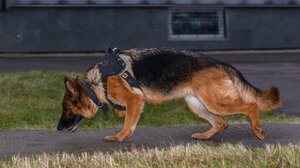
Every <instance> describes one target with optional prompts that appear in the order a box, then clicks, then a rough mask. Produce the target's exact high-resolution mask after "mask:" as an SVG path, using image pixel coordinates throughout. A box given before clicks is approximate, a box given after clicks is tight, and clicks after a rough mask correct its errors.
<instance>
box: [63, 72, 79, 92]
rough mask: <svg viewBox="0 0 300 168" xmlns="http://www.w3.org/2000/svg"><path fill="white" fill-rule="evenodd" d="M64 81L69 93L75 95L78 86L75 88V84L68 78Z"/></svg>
mask: <svg viewBox="0 0 300 168" xmlns="http://www.w3.org/2000/svg"><path fill="white" fill-rule="evenodd" d="M64 81H65V86H66V89H67V92H69V93H71V94H72V95H75V92H76V88H75V87H76V86H75V84H74V82H73V81H72V80H71V79H70V78H69V77H68V76H65V77H64Z"/></svg>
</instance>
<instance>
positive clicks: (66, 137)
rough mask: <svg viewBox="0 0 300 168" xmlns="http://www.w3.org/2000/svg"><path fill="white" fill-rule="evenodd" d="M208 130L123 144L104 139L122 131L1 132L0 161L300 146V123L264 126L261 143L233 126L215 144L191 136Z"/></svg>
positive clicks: (189, 129) (139, 133) (143, 131)
mask: <svg viewBox="0 0 300 168" xmlns="http://www.w3.org/2000/svg"><path fill="white" fill-rule="evenodd" d="M209 128H210V127H209V126H208V125H207V126H183V127H144V128H139V127H138V128H137V129H136V131H135V133H134V134H133V135H132V136H131V137H129V138H127V139H125V140H124V141H123V142H105V141H104V140H103V137H105V136H107V135H113V134H115V133H117V132H118V131H120V129H121V128H107V129H88V130H78V131H76V132H74V133H61V132H57V131H44V130H37V131H30V130H19V131H0V149H1V150H0V158H7V157H10V156H12V155H16V154H20V155H21V156H23V155H31V154H40V153H43V152H46V153H57V152H67V153H75V154H76V153H81V152H89V153H93V152H95V151H102V152H111V151H115V150H130V149H131V148H132V147H140V146H144V147H149V148H152V147H155V146H158V147H166V146H170V145H174V144H175V145H176V144H187V143H196V142H200V143H209V144H210V145H218V144H219V143H222V142H228V143H232V144H235V143H243V144H245V145H248V146H262V145H264V144H278V143H279V144H282V145H285V144H289V143H292V144H299V143H300V122H286V123H263V124H262V128H263V130H264V132H265V135H266V138H265V140H263V141H261V140H259V139H258V138H256V136H255V135H254V134H253V133H252V131H251V127H250V124H231V125H229V127H228V128H227V130H225V131H224V132H222V133H221V134H218V135H216V136H214V137H213V138H212V139H211V140H202V141H201V140H193V139H192V138H191V135H192V134H194V133H197V132H204V131H206V130H207V129H209Z"/></svg>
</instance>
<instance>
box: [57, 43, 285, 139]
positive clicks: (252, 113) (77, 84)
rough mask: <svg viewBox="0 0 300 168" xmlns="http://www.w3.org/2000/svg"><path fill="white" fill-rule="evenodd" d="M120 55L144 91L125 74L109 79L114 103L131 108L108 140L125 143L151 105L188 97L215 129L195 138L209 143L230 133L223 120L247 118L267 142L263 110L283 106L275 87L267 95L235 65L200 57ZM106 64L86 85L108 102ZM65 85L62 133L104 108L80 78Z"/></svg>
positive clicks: (149, 52)
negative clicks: (103, 78) (261, 117)
mask: <svg viewBox="0 0 300 168" xmlns="http://www.w3.org/2000/svg"><path fill="white" fill-rule="evenodd" d="M119 56H120V57H121V58H123V60H124V61H125V62H126V70H127V71H128V72H130V74H131V75H132V76H134V78H135V79H136V80H137V81H138V82H139V84H140V89H138V88H134V87H130V85H129V84H128V83H127V82H126V81H125V80H124V79H123V78H122V77H121V76H120V75H115V76H111V77H109V78H108V80H107V92H108V97H109V99H110V100H111V101H112V102H113V103H115V104H120V105H123V106H126V110H125V111H121V110H118V109H114V112H115V113H116V115H117V116H119V117H125V122H124V126H123V129H122V130H121V131H120V132H119V133H118V134H116V135H112V136H107V137H105V138H104V139H105V140H106V141H122V140H123V139H124V138H126V137H128V136H130V135H132V134H133V132H134V130H135V128H136V125H137V122H138V120H139V117H140V115H141V113H142V110H143V107H144V103H145V101H147V102H149V103H152V104H160V103H162V102H164V101H167V100H172V99H178V98H184V100H185V102H186V103H187V105H188V107H189V108H190V110H191V111H192V112H193V113H195V114H196V115H197V116H198V117H201V118H203V119H205V120H207V121H208V122H210V124H211V125H212V128H211V129H209V130H208V131H206V132H204V133H195V134H193V135H192V138H194V139H209V138H211V137H212V136H214V135H216V134H219V133H221V132H222V131H224V130H225V129H226V128H227V122H226V121H225V120H224V119H223V118H222V117H221V116H224V115H232V114H237V113H242V114H245V115H247V116H248V117H249V118H250V120H251V124H252V131H253V133H254V134H255V135H256V136H257V137H258V138H259V139H261V140H263V139H264V133H263V131H262V129H261V127H260V122H259V117H258V110H273V109H276V108H277V107H279V106H280V105H281V97H280V94H279V91H278V89H277V88H276V87H275V86H271V87H270V88H269V89H267V90H266V91H261V90H259V89H258V88H256V87H254V86H253V85H251V84H250V83H249V82H247V81H246V79H245V78H244V77H243V76H242V74H241V73H240V72H239V71H238V70H237V69H236V68H234V67H233V66H231V65H229V64H226V63H223V62H221V61H218V60H215V59H213V58H209V57H206V56H203V55H202V54H200V53H196V52H190V51H184V50H183V51H179V50H175V49H157V48H151V49H130V50H123V51H121V52H119ZM101 63H102V62H98V63H96V64H95V65H94V66H93V67H91V68H90V69H89V70H88V71H87V72H86V74H85V79H84V81H85V82H86V83H88V84H89V85H90V86H91V89H92V90H93V91H94V92H95V93H96V96H97V98H98V99H99V100H101V101H102V102H104V103H108V101H107V99H106V97H105V93H104V88H103V83H102V81H101V73H100V71H99V65H100V64H101ZM64 82H65V87H66V93H65V96H64V98H63V102H62V107H63V114H62V117H61V119H60V122H59V124H58V130H65V131H74V130H75V129H76V128H77V125H78V123H79V121H80V119H81V118H82V117H84V118H87V119H91V118H93V117H94V116H95V114H96V112H97V111H98V108H97V106H96V104H95V103H94V102H93V101H92V100H91V99H90V98H89V97H88V96H87V93H86V92H85V90H84V86H83V84H82V82H81V80H80V79H79V78H78V77H77V78H76V79H75V80H74V81H72V80H71V79H69V78H68V77H67V76H66V77H65V78H64Z"/></svg>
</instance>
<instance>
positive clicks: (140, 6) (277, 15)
mask: <svg viewBox="0 0 300 168" xmlns="http://www.w3.org/2000/svg"><path fill="white" fill-rule="evenodd" d="M0 7H1V8H0V10H1V11H0V52H96V51H103V50H104V48H105V47H106V46H118V47H119V48H121V49H129V48H141V47H142V48H149V47H168V48H177V49H189V50H237V49H238V50H241V49H243V50H244V49H287V48H288V49H294V48H299V47H300V33H299V28H300V0H184V1H183V0H0Z"/></svg>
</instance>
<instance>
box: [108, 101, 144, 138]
mask: <svg viewBox="0 0 300 168" xmlns="http://www.w3.org/2000/svg"><path fill="white" fill-rule="evenodd" d="M130 99H131V100H130V101H127V102H126V108H127V110H126V115H125V122H124V126H123V129H122V131H121V132H119V133H118V134H117V135H114V136H107V137H105V138H104V140H106V141H119V142H120V141H122V140H123V139H124V138H126V137H128V136H130V135H131V134H133V132H134V130H135V128H136V124H137V122H138V120H139V118H140V114H141V111H142V109H143V107H144V100H143V97H142V96H139V95H135V96H134V97H130Z"/></svg>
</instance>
